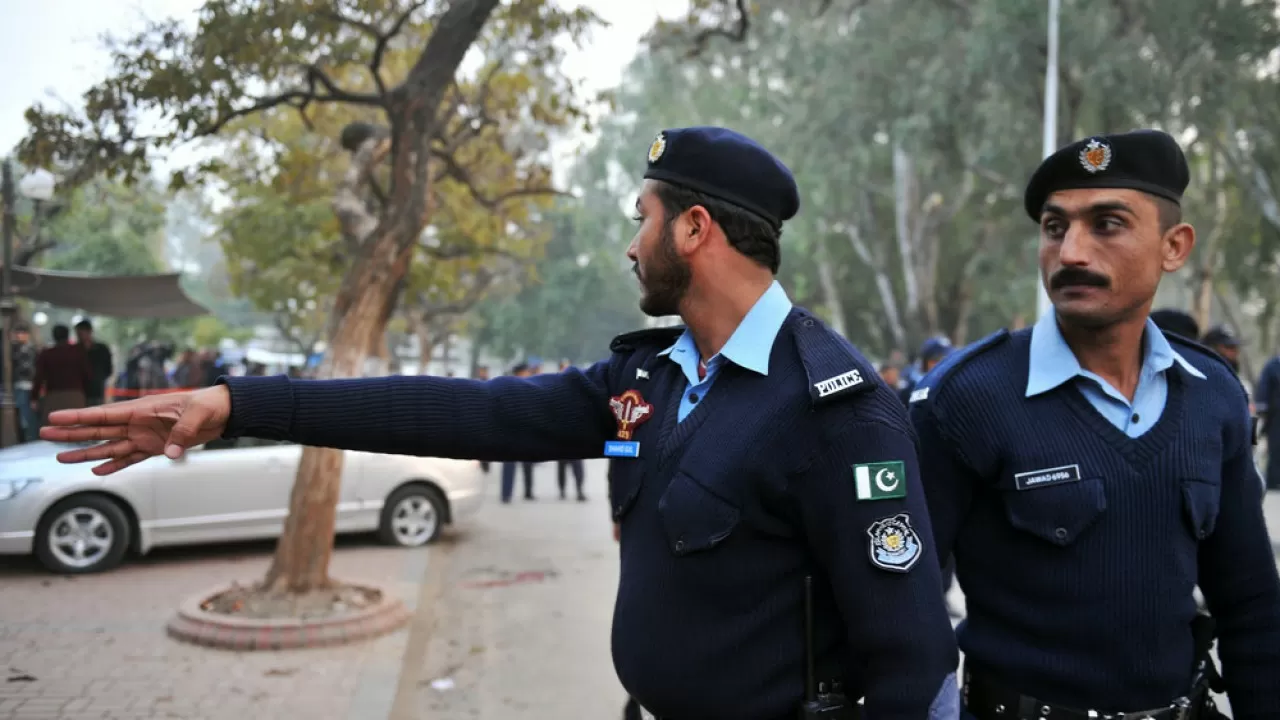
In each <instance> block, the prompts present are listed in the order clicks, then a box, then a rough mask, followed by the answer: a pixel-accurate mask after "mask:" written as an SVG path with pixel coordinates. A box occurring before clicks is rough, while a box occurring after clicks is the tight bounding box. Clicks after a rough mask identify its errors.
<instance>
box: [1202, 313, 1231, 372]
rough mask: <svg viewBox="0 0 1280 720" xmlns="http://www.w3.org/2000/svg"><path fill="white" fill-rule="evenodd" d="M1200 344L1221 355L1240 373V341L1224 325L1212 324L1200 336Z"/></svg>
mask: <svg viewBox="0 0 1280 720" xmlns="http://www.w3.org/2000/svg"><path fill="white" fill-rule="evenodd" d="M1200 344H1201V345H1204V346H1205V347H1207V348H1209V349H1210V350H1212V351H1214V352H1216V353H1218V354H1219V355H1221V356H1222V359H1223V360H1226V361H1227V364H1228V365H1230V366H1231V369H1232V370H1235V371H1236V375H1239V374H1240V341H1239V340H1238V339H1236V336H1235V334H1233V333H1232V332H1231V329H1230V328H1228V327H1227V326H1226V325H1214V326H1213V327H1211V328H1209V331H1208V332H1206V333H1205V334H1204V337H1202V338H1200Z"/></svg>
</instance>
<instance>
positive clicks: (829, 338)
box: [795, 310, 875, 405]
mask: <svg viewBox="0 0 1280 720" xmlns="http://www.w3.org/2000/svg"><path fill="white" fill-rule="evenodd" d="M797 316H798V317H799V320H798V321H797V322H796V328H795V338H796V349H797V350H798V351H799V353H800V363H801V364H802V365H804V371H805V374H806V375H807V376H808V379H809V397H810V398H811V399H812V401H813V404H814V405H818V404H823V403H828V402H832V401H835V400H843V399H845V398H847V397H850V396H852V395H856V394H857V393H860V392H864V391H866V390H870V389H871V388H872V387H874V386H875V385H874V383H873V382H871V380H870V378H872V377H874V376H875V369H874V368H872V367H871V364H870V363H869V362H867V360H866V358H864V357H862V356H861V355H860V354H859V353H858V351H857V350H856V349H854V347H853V346H852V345H850V344H849V341H848V340H845V339H844V338H843V337H841V336H840V335H839V334H838V333H837V332H835V331H834V330H832V329H831V328H829V327H827V326H826V324H825V323H823V322H822V321H821V320H819V319H818V318H816V317H813V316H812V315H810V314H809V313H808V312H807V311H803V310H800V311H798V312H797Z"/></svg>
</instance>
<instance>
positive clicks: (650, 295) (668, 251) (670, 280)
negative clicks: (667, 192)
mask: <svg viewBox="0 0 1280 720" xmlns="http://www.w3.org/2000/svg"><path fill="white" fill-rule="evenodd" d="M635 273H636V276H637V277H639V278H640V310H641V311H642V312H643V313H644V314H645V315H648V316H650V317H662V316H664V315H679V314H680V301H681V300H683V299H684V296H685V293H687V292H688V291H689V284H690V283H691V282H692V280H693V272H692V271H691V270H690V269H689V265H688V263H686V262H685V261H684V260H683V259H681V257H680V255H679V253H677V252H676V238H675V233H674V232H672V229H671V224H670V223H667V224H666V225H664V226H663V228H662V234H661V235H660V236H659V237H658V251H657V254H656V255H655V257H654V258H653V259H652V260H650V261H649V263H648V264H647V265H645V269H644V275H643V276H641V275H640V266H639V263H637V264H636V267H635Z"/></svg>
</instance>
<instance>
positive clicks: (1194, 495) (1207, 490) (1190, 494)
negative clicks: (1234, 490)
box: [1182, 478, 1222, 540]
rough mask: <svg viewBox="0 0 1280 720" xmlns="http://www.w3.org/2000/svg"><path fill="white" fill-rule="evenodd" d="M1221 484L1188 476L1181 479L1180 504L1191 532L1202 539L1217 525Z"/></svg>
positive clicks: (1220, 500) (1210, 533) (1211, 532)
mask: <svg viewBox="0 0 1280 720" xmlns="http://www.w3.org/2000/svg"><path fill="white" fill-rule="evenodd" d="M1221 496H1222V486H1220V485H1218V484H1217V483H1214V482H1210V481H1207V480H1197V479H1194V478H1189V479H1186V480H1183V481H1182V505H1183V508H1184V510H1185V511H1186V512H1185V513H1184V515H1185V517H1186V520H1187V524H1188V526H1189V528H1190V530H1191V534H1192V535H1193V536H1194V537H1195V538H1196V539H1197V540H1204V539H1205V538H1207V537H1209V536H1210V535H1212V534H1213V530H1214V528H1216V527H1217V525H1218V510H1219V508H1220V507H1221V503H1222V497H1221Z"/></svg>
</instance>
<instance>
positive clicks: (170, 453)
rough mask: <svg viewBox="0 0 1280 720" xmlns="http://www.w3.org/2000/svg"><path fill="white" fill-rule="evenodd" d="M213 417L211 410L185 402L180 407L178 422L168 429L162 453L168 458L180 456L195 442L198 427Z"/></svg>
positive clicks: (198, 430) (174, 458) (175, 458)
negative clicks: (180, 413) (184, 404)
mask: <svg viewBox="0 0 1280 720" xmlns="http://www.w3.org/2000/svg"><path fill="white" fill-rule="evenodd" d="M211 417H213V410H211V409H209V408H208V407H206V406H204V405H201V404H199V403H194V402H191V403H187V406H186V407H184V408H183V409H182V415H180V416H179V417H178V422H176V423H174V424H173V429H172V430H170V431H169V439H168V440H167V441H166V442H165V446H164V455H165V457H167V458H169V459H170V460H177V459H178V458H180V457H182V454H183V453H184V452H186V450H187V448H189V447H191V446H192V445H195V444H196V435H198V434H199V433H200V428H202V427H204V424H205V423H206V422H208V421H209V418H211Z"/></svg>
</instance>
